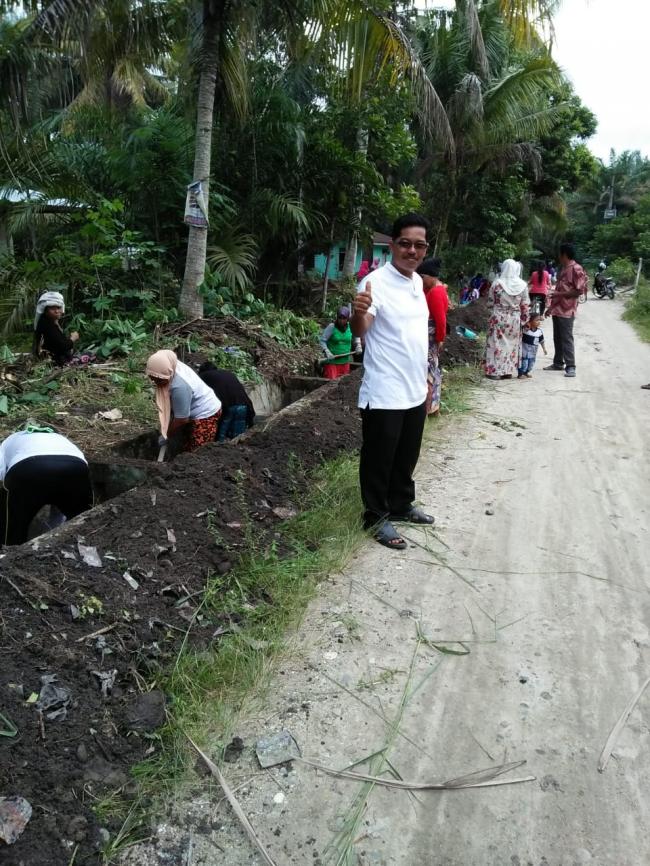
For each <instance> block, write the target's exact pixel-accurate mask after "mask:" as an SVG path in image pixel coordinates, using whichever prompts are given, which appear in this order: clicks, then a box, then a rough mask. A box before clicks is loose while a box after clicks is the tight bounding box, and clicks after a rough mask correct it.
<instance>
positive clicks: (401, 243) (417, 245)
mask: <svg viewBox="0 0 650 866" xmlns="http://www.w3.org/2000/svg"><path fill="white" fill-rule="evenodd" d="M395 243H396V244H397V246H398V247H399V248H400V249H402V250H410V249H411V247H413V249H414V250H417V251H418V252H419V253H421V252H422V251H423V250H426V249H428V248H429V244H428V243H427V242H426V241H407V240H406V238H400V239H399V240H397V241H395Z"/></svg>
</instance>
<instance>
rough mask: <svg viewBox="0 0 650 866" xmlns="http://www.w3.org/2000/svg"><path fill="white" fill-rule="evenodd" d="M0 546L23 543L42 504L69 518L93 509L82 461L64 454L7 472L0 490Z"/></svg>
mask: <svg viewBox="0 0 650 866" xmlns="http://www.w3.org/2000/svg"><path fill="white" fill-rule="evenodd" d="M2 494H3V495H2V514H1V515H0V543H3V544H23V543H24V542H25V541H27V534H28V532H29V524H30V523H31V522H32V520H33V519H34V517H36V515H37V514H38V512H39V511H40V510H41V508H42V507H43V506H44V505H54V506H55V507H56V508H58V509H59V511H61V512H62V513H63V514H65V516H66V517H67V518H68V519H70V518H72V517H76V516H77V515H78V514H81V512H82V511H86V510H87V509H88V508H92V505H93V491H92V486H91V484H90V473H89V471H88V466H87V464H86V463H85V461H83V460H81V459H80V458H79V457H69V456H67V455H63V454H57V455H54V454H53V455H41V456H37V457H27V458H25V460H20V461H19V462H18V463H16V464H15V465H14V466H12V467H11V469H10V470H9V471H8V472H7V474H6V476H5V479H4V490H3V491H2Z"/></svg>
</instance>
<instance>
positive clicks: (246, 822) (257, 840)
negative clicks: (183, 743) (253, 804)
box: [185, 734, 276, 866]
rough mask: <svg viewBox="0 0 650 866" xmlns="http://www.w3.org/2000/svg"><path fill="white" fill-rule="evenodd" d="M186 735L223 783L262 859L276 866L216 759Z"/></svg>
mask: <svg viewBox="0 0 650 866" xmlns="http://www.w3.org/2000/svg"><path fill="white" fill-rule="evenodd" d="M185 736H186V737H187V739H188V740H189V741H190V743H191V745H192V746H193V748H194V749H196V751H197V753H198V755H199V757H200V758H202V759H203V761H204V762H205V765H206V767H207V768H208V770H210V772H211V773H212V775H213V776H214V778H215V779H216V780H217V782H219V784H220V785H221V787H222V789H223V792H224V794H225V795H226V799H227V800H228V802H229V803H230V806H231V808H232V810H233V812H234V813H235V815H236V816H237V818H238V819H239V821H240V822H241V825H242V827H243V828H244V830H246V833H247V834H248V837H249V839H250V840H251V842H252V843H253V845H255V847H256V848H257V850H258V851H259V852H260V854H261V855H262V859H263V860H264V862H265V863H266V864H267V866H276V863H275V860H273V858H272V857H271V855H270V854H269V852H268V851H267V850H266V848H265V847H264V843H263V842H262V840H261V839H260V837H259V836H258V835H257V833H256V832H255V830H253V825H252V824H251V822H250V821H249V820H248V818H247V817H246V813H245V812H244V810H243V809H242V807H241V806H240V805H239V800H238V799H237V798H236V797H235V795H234V794H233V792H232V790H231V789H230V786H229V785H228V783H227V782H226V780H225V779H224V777H223V774H222V772H221V770H220V769H219V767H217V765H216V764H215V763H214V761H212V760H211V759H210V758H209V757H208V756H207V755H206V754H205V752H204V751H202V750H201V749H199V747H198V746H197V745H196V743H195V742H194V740H193V739H192V738H191V737H190V736H189V735H188V734H185Z"/></svg>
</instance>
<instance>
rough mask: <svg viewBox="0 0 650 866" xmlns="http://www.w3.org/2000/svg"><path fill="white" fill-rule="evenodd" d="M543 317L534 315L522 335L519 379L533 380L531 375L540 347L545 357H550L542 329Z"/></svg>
mask: <svg viewBox="0 0 650 866" xmlns="http://www.w3.org/2000/svg"><path fill="white" fill-rule="evenodd" d="M540 323H541V316H539V315H538V314H536V313H534V314H533V315H532V316H531V317H530V319H529V320H528V324H527V325H526V326H525V327H524V330H523V333H522V335H521V359H520V361H519V375H518V376H517V378H518V379H524V378H525V379H532V376H531V373H532V371H533V367H534V366H535V360H536V358H537V349H538V347H539V346H541V347H542V350H543V352H544V354H545V355H548V352H547V351H546V346H545V345H544V331H542V329H541V328H540Z"/></svg>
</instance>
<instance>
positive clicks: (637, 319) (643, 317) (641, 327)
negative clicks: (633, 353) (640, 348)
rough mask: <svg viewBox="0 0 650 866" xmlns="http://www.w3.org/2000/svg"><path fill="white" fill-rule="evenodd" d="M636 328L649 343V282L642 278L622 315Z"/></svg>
mask: <svg viewBox="0 0 650 866" xmlns="http://www.w3.org/2000/svg"><path fill="white" fill-rule="evenodd" d="M623 318H624V319H626V320H627V321H628V322H631V323H632V324H633V325H634V327H635V328H636V330H637V332H638V334H639V336H640V337H641V339H643V340H646V342H648V343H650V283H648V282H647V281H646V280H644V279H642V280H641V282H640V283H639V288H638V289H637V290H636V292H635V293H634V294H633V295H632V298H631V299H630V302H629V304H628V307H627V310H626V311H625V314H624V316H623Z"/></svg>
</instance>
